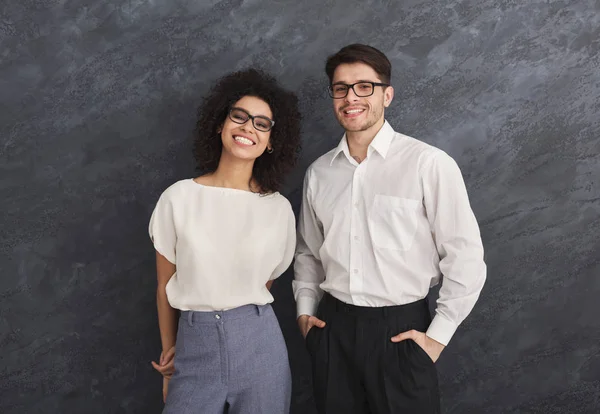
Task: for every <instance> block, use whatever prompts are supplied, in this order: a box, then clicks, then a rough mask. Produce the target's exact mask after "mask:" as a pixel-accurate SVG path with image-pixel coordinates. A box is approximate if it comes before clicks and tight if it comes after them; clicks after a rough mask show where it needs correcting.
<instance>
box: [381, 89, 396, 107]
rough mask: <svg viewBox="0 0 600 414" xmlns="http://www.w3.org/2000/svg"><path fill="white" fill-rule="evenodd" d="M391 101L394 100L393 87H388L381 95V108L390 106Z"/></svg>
mask: <svg viewBox="0 0 600 414" xmlns="http://www.w3.org/2000/svg"><path fill="white" fill-rule="evenodd" d="M393 100H394V87H393V86H388V87H387V88H385V92H384V94H383V106H385V107H386V108H387V107H388V106H390V104H391V103H392V101H393Z"/></svg>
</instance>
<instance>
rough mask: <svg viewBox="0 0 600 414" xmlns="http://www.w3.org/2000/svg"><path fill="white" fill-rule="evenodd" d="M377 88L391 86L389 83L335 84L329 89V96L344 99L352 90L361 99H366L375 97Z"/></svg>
mask: <svg viewBox="0 0 600 414" xmlns="http://www.w3.org/2000/svg"><path fill="white" fill-rule="evenodd" d="M376 86H384V87H386V86H390V85H389V84H388V83H380V82H356V83H353V84H351V85H348V84H346V83H334V84H333V85H330V86H329V88H327V89H328V90H329V96H331V97H332V98H333V99H342V98H345V97H346V96H347V95H348V91H349V90H350V89H352V90H353V91H354V94H355V95H356V96H358V97H360V98H366V97H367V96H371V95H373V92H375V87H376Z"/></svg>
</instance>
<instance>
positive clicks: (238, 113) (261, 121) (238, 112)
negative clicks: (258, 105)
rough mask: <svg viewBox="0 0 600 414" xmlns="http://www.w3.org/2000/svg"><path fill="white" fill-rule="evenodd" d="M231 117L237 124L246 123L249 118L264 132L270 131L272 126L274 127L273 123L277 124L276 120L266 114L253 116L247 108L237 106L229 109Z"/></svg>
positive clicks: (255, 126)
mask: <svg viewBox="0 0 600 414" xmlns="http://www.w3.org/2000/svg"><path fill="white" fill-rule="evenodd" d="M229 119H231V120H232V121H233V122H235V123H236V124H245V123H246V122H248V120H249V119H251V120H252V125H254V128H256V129H257V130H259V131H262V132H269V131H270V130H271V128H273V125H275V121H273V120H272V119H269V118H267V117H266V116H262V115H256V116H252V115H250V114H249V113H248V111H246V110H245V109H242V108H235V107H233V108H231V109H230V110H229Z"/></svg>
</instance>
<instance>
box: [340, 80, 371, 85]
mask: <svg viewBox="0 0 600 414" xmlns="http://www.w3.org/2000/svg"><path fill="white" fill-rule="evenodd" d="M361 82H369V83H370V82H375V83H378V82H377V81H372V80H366V79H359V80H357V81H356V82H352V83H361ZM340 84H343V85H349V83H346V82H342V81H337V82H334V83H332V85H340Z"/></svg>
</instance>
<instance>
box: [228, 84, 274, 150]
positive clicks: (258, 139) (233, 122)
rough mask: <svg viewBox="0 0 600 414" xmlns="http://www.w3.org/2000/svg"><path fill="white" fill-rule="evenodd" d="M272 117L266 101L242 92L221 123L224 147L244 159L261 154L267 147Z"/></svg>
mask: <svg viewBox="0 0 600 414" xmlns="http://www.w3.org/2000/svg"><path fill="white" fill-rule="evenodd" d="M250 116H252V117H254V120H253V119H252V118H250ZM272 119H273V113H272V112H271V108H270V107H269V105H268V104H267V103H266V102H265V101H263V100H262V99H260V98H256V97H254V96H244V97H243V98H242V99H240V100H239V101H237V102H236V103H235V104H233V106H232V109H231V110H230V112H229V114H228V116H227V118H225V122H224V123H223V127H222V129H221V140H222V142H223V151H224V152H227V153H228V154H230V155H232V156H234V157H235V158H241V159H244V160H255V159H256V158H258V157H260V156H261V155H262V154H263V153H264V152H265V150H267V148H270V138H271V128H272V121H271V120H272Z"/></svg>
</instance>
